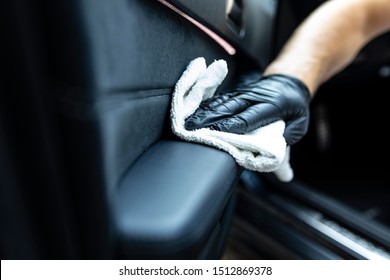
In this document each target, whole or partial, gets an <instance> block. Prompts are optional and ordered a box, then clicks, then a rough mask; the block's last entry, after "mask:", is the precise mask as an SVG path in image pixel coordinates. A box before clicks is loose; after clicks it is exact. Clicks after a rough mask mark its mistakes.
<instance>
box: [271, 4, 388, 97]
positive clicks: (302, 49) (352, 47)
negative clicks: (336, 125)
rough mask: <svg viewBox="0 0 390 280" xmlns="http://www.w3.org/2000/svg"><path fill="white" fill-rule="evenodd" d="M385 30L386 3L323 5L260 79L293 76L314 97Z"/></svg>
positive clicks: (292, 38)
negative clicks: (320, 88)
mask: <svg viewBox="0 0 390 280" xmlns="http://www.w3.org/2000/svg"><path fill="white" fill-rule="evenodd" d="M388 30H390V0H330V1H327V2H324V4H322V5H321V6H320V7H319V8H317V9H316V10H315V11H314V12H313V13H312V14H311V15H310V16H309V17H308V18H307V19H306V20H305V21H304V22H303V23H302V24H301V25H300V26H299V27H298V28H297V29H296V30H295V32H294V33H293V35H292V36H291V37H290V39H289V40H288V41H287V43H286V44H285V46H284V47H283V49H282V51H281V52H280V54H279V55H278V56H277V57H276V59H275V60H274V61H273V62H272V63H271V64H270V65H269V66H268V67H267V69H266V70H265V72H264V75H265V76H268V75H271V74H286V75H290V76H294V77H296V78H298V79H300V80H301V81H303V82H304V83H305V84H306V85H307V87H308V88H309V91H310V94H311V96H314V94H315V92H316V90H317V89H318V87H319V86H320V85H321V84H322V83H323V82H325V81H326V80H328V79H329V78H331V77H332V76H333V75H335V74H337V73H338V72H339V71H341V70H343V69H344V68H345V67H346V66H347V65H348V64H350V63H351V62H352V60H353V59H354V57H355V56H356V55H357V54H358V52H359V51H360V50H361V48H362V47H363V46H364V45H365V44H367V43H368V42H369V41H370V40H372V39H373V38H374V37H376V36H379V35H380V34H382V33H384V32H386V31H388Z"/></svg>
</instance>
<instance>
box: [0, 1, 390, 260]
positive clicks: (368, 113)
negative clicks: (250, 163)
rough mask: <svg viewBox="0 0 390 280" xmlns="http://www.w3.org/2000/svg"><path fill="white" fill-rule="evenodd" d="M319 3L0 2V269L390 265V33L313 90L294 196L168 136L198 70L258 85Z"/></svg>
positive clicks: (264, 176) (294, 157)
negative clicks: (182, 87)
mask: <svg viewBox="0 0 390 280" xmlns="http://www.w3.org/2000/svg"><path fill="white" fill-rule="evenodd" d="M322 2H324V1H320V0H316V1H309V0H304V1H302V0H301V1H297V0H290V1H287V0H262V1H259V0H215V1H207V0H187V1H184V0H143V1H137V0H117V1H109V0H99V1H95V0H67V1H65V0H60V1H48V0H41V1H34V3H33V2H32V1H28V0H12V1H11V0H6V1H3V2H2V11H3V16H2V17H1V21H2V28H3V29H4V31H5V35H6V37H5V38H6V40H4V41H3V48H4V51H3V63H2V67H3V72H4V73H5V75H4V76H3V83H2V87H1V89H2V92H1V94H0V154H1V156H0V201H1V203H0V205H1V209H2V211H1V215H0V217H1V235H0V255H1V259H92V260H95V259H130V260H134V259H144V260H153V259H155V260H159V259H191V260H202V259H208V260H210V259H337V260H338V259H390V189H389V185H390V184H389V180H388V178H387V176H386V174H387V170H386V169H385V168H386V166H387V164H386V158H388V155H389V151H388V150H387V149H386V146H387V139H386V137H385V133H386V127H387V126H388V125H386V117H387V103H386V102H385V98H386V92H388V89H389V88H390V34H388V33H387V34H383V35H382V36H380V37H378V38H376V39H374V40H373V41H372V42H370V43H369V44H368V45H367V46H366V47H365V48H364V49H363V50H362V51H361V52H360V53H359V55H358V56H357V57H356V59H355V61H354V62H353V63H352V64H351V65H350V66H348V67H347V68H346V69H345V70H343V71H342V72H340V73H339V74H337V75H336V76H335V77H333V78H332V79H330V80H329V81H328V82H326V83H325V84H323V85H322V86H321V88H320V89H319V90H318V93H317V95H316V96H315V98H314V99H313V100H312V101H311V103H310V106H311V108H310V109H311V118H310V127H309V131H308V133H307V135H305V137H304V138H303V139H302V140H301V141H300V142H298V143H297V144H295V145H293V146H292V147H291V155H290V156H291V158H290V159H291V166H292V168H293V170H294V179H293V180H292V181H291V182H287V183H286V182H281V181H279V180H278V179H277V178H276V177H275V176H274V174H273V173H258V172H253V171H249V170H245V169H243V168H242V167H240V166H239V165H237V163H236V162H235V161H234V159H233V158H232V157H231V156H230V155H229V154H227V153H226V152H224V151H221V150H218V149H216V148H213V147H210V146H207V145H203V144H197V143H190V142H186V141H183V140H181V139H179V138H178V137H177V136H175V135H174V134H173V133H172V131H171V127H170V101H171V96H172V92H173V89H174V86H175V84H176V82H177V80H178V79H179V78H180V76H181V74H182V73H183V71H184V70H185V69H186V67H187V65H188V63H189V62H190V61H192V60H193V59H195V58H197V57H204V58H205V59H206V61H207V63H211V62H213V61H214V60H217V59H224V60H226V62H227V64H228V68H229V72H228V76H227V77H226V79H225V80H224V82H223V83H222V84H221V86H220V88H219V89H218V90H221V91H222V90H224V89H227V88H229V87H231V86H232V85H233V84H234V82H235V81H236V79H237V78H238V77H239V76H240V74H242V73H245V72H246V71H253V70H255V71H258V72H259V73H260V74H261V72H262V71H263V70H264V68H265V67H266V66H267V64H268V63H269V62H270V61H271V60H272V59H273V58H274V57H275V56H276V55H277V53H278V51H280V49H281V47H282V46H283V44H284V42H285V41H286V40H287V39H288V37H289V35H290V34H291V33H292V32H293V30H294V28H295V27H297V26H298V24H299V23H300V22H302V20H304V18H305V17H306V16H307V15H308V14H309V13H310V12H311V11H312V10H313V9H315V8H316V7H317V6H318V5H320V4H321V3H322ZM335 43H337V42H335ZM368 95H369V96H370V97H369V98H367V96H368Z"/></svg>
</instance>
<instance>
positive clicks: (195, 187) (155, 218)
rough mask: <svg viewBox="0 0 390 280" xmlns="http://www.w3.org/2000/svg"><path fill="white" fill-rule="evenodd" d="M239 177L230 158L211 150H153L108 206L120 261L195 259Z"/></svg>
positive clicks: (189, 146)
mask: <svg viewBox="0 0 390 280" xmlns="http://www.w3.org/2000/svg"><path fill="white" fill-rule="evenodd" d="M240 171H241V168H240V167H238V166H237V164H236V163H235V161H234V160H233V158H232V157H231V156H230V155H228V154H227V153H225V152H223V151H219V150H217V149H214V148H211V147H207V146H203V145H200V144H193V143H187V142H181V141H172V140H164V141H159V142H158V143H156V144H155V145H153V146H152V147H151V148H150V149H149V150H148V151H147V152H146V153H145V154H144V155H143V156H142V157H141V158H140V159H139V160H138V161H137V162H136V163H135V164H134V166H133V167H132V168H131V169H130V170H129V171H128V172H127V173H126V175H125V176H124V178H123V180H122V181H121V183H120V185H119V189H118V192H117V194H116V195H115V199H114V200H113V202H112V206H113V207H114V209H115V212H114V214H115V223H116V230H117V231H118V234H119V244H118V247H119V248H120V251H121V252H122V254H123V257H125V258H131V257H141V258H142V257H144V258H145V257H150V256H153V257H157V258H159V257H160V258H168V257H172V256H174V257H178V256H184V257H186V256H187V257H188V256H191V257H194V256H196V255H197V254H194V251H200V250H201V249H202V248H203V246H204V244H205V243H206V241H207V239H208V238H209V236H210V234H211V231H212V229H213V228H214V227H215V226H216V225H217V224H218V223H219V219H220V218H221V216H222V213H223V210H224V208H225V206H226V204H227V201H228V200H229V198H230V197H231V195H232V193H233V191H234V187H235V183H236V182H237V180H238V177H239V174H240ZM205 238H206V240H205ZM189 251H192V253H191V254H189V253H188V252H189Z"/></svg>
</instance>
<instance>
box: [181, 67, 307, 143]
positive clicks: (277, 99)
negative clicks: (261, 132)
mask: <svg viewBox="0 0 390 280" xmlns="http://www.w3.org/2000/svg"><path fill="white" fill-rule="evenodd" d="M241 80H243V79H241ZM309 102H310V94H309V90H308V88H307V87H306V85H305V84H304V83H303V82H302V81H300V80H298V79H296V78H294V77H291V76H287V75H282V74H274V75H270V76H266V77H263V78H260V79H257V80H255V81H253V79H252V80H249V79H248V80H247V81H245V78H244V80H243V81H242V82H241V83H240V85H238V86H236V87H235V88H234V89H233V90H230V91H228V92H225V93H222V94H218V95H216V96H214V97H212V98H211V99H208V100H205V101H203V102H202V103H201V105H200V106H199V108H198V109H197V110H196V111H195V113H194V114H193V115H191V116H190V117H189V118H188V119H187V120H186V123H185V127H186V129H188V130H194V129H199V128H202V127H209V128H211V129H215V130H220V131H225V132H231V133H237V134H245V133H248V132H250V131H252V130H254V129H257V128H260V127H263V126H265V125H267V124H270V123H273V122H275V121H278V120H283V121H284V122H285V123H286V128H285V132H284V137H285V139H286V142H287V144H288V145H293V144H295V143H297V142H298V141H299V140H300V139H301V138H302V137H303V136H304V135H305V134H306V132H307V129H308V125H309V115H310V114H309Z"/></svg>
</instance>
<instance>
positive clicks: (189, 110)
mask: <svg viewBox="0 0 390 280" xmlns="http://www.w3.org/2000/svg"><path fill="white" fill-rule="evenodd" d="M227 73H228V68H227V64H226V61H224V60H217V61H214V62H213V63H212V64H210V65H209V66H208V67H207V66H206V61H205V59H204V58H203V57H198V58H196V59H194V60H193V61H191V62H190V63H189V65H188V66H187V69H186V70H185V71H184V73H183V74H182V76H181V77H180V79H179V80H178V81H177V83H176V85H175V88H174V92H173V97H172V106H171V124H172V130H173V132H174V133H175V134H176V135H177V136H179V137H180V138H182V139H184V140H186V141H191V142H197V143H202V144H206V145H209V146H213V147H216V148H218V149H221V150H224V151H226V152H228V153H229V154H230V155H231V156H233V158H234V159H235V160H236V162H237V164H239V165H241V166H242V167H244V168H246V169H248V170H252V171H257V172H273V173H274V174H275V175H276V176H277V178H278V179H279V180H281V181H283V182H288V181H291V180H292V178H293V177H294V174H293V170H292V168H291V166H290V159H289V156H290V149H289V146H287V145H286V141H285V139H284V137H283V132H284V128H285V123H284V121H276V122H274V123H271V124H269V125H267V126H264V127H261V128H259V129H257V130H254V131H252V132H250V133H248V134H235V133H229V132H222V131H216V130H211V129H209V128H201V129H197V130H193V131H191V130H186V129H185V127H184V124H185V119H186V118H187V117H189V116H190V115H192V114H193V113H194V112H195V110H196V109H197V108H198V107H199V105H200V103H201V102H202V101H203V100H206V99H209V98H211V97H212V96H213V95H214V93H215V92H216V90H217V88H218V87H219V86H220V85H221V83H222V82H223V80H224V79H225V77H226V75H227Z"/></svg>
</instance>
